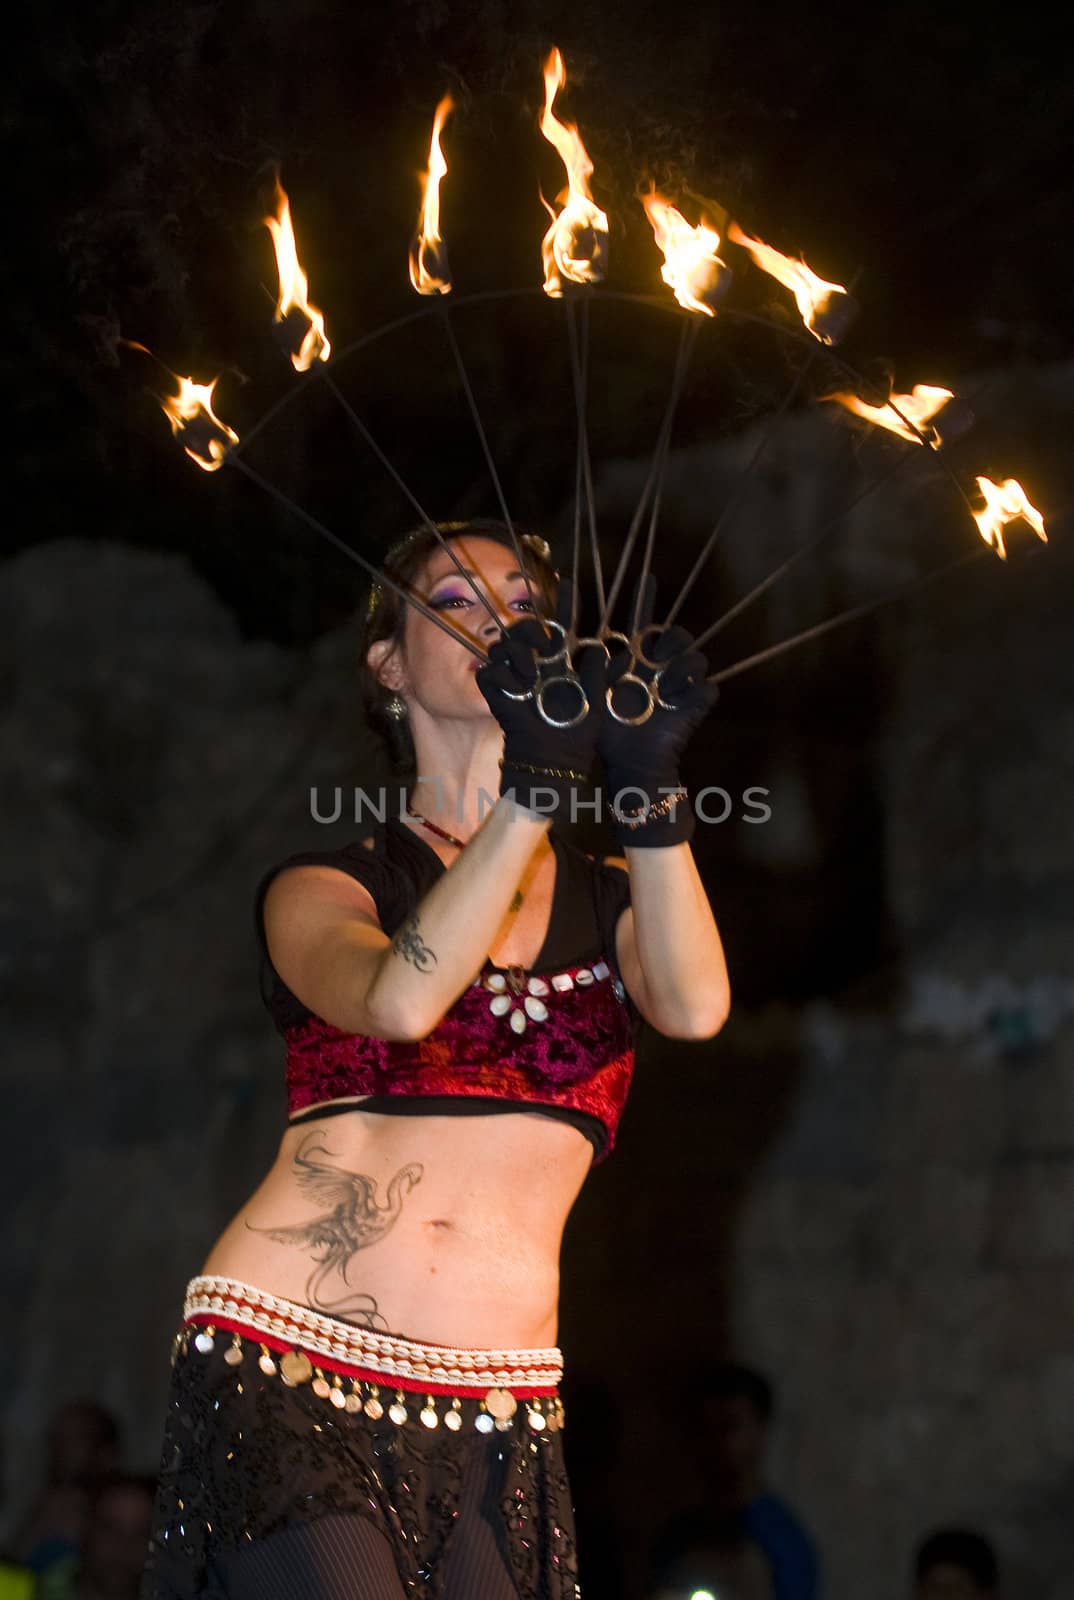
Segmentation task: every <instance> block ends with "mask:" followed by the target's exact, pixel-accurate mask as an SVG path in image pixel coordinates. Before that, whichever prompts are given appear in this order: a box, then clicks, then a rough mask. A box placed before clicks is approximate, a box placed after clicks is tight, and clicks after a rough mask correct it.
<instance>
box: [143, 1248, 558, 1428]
mask: <svg viewBox="0 0 1074 1600" xmlns="http://www.w3.org/2000/svg"><path fill="white" fill-rule="evenodd" d="M183 1318H184V1325H183V1327H182V1328H181V1329H180V1330H179V1333H178V1334H177V1335H176V1346H175V1351H174V1353H173V1354H174V1357H176V1358H177V1357H178V1355H179V1354H180V1353H181V1354H183V1355H188V1354H189V1353H190V1351H191V1350H193V1351H195V1352H196V1353H197V1354H200V1355H208V1354H210V1353H211V1351H213V1350H214V1349H215V1348H216V1343H217V1339H218V1336H219V1335H221V1334H224V1335H227V1334H230V1335H231V1343H230V1344H229V1345H228V1346H227V1348H226V1349H225V1351H224V1361H225V1362H226V1363H227V1364H228V1365H229V1366H232V1367H235V1368H238V1367H239V1366H241V1365H242V1364H243V1363H244V1361H245V1360H246V1357H247V1354H248V1351H247V1348H246V1347H247V1345H252V1346H254V1347H255V1348H256V1349H257V1350H258V1352H259V1353H258V1356H257V1365H258V1367H259V1369H260V1371H261V1372H262V1374H264V1376H266V1377H273V1376H277V1375H278V1376H279V1378H280V1381H281V1382H282V1383H283V1384H285V1385H286V1386H287V1387H288V1388H297V1387H299V1386H300V1385H302V1384H306V1383H309V1384H310V1387H311V1389H312V1391H313V1393H314V1394H316V1395H318V1396H319V1397H320V1398H322V1399H324V1400H326V1401H328V1402H329V1403H330V1404H331V1405H333V1406H334V1407H335V1408H336V1409H337V1410H342V1411H347V1412H350V1413H352V1414H353V1413H355V1412H358V1411H361V1412H363V1413H364V1414H365V1415H366V1416H367V1417H369V1418H370V1419H372V1420H373V1421H379V1419H380V1418H381V1417H382V1416H384V1415H385V1414H386V1415H387V1416H388V1418H389V1420H390V1421H391V1422H393V1423H395V1424H396V1425H398V1426H402V1425H403V1424H405V1423H406V1422H408V1421H410V1420H411V1418H412V1416H414V1415H415V1413H414V1412H413V1411H412V1410H411V1409H410V1407H408V1405H407V1401H408V1399H409V1400H410V1401H411V1402H413V1401H414V1399H415V1397H416V1396H417V1397H422V1398H423V1399H424V1404H423V1405H422V1406H421V1407H420V1409H419V1410H418V1411H417V1412H416V1417H417V1420H418V1421H419V1422H420V1423H421V1424H422V1425H423V1426H424V1427H426V1428H430V1429H431V1428H436V1427H438V1426H439V1425H440V1423H441V1422H443V1424H444V1426H445V1427H447V1428H449V1429H450V1430H452V1431H457V1430H458V1429H459V1428H461V1427H462V1426H463V1416H464V1413H463V1401H467V1402H471V1404H467V1406H466V1411H467V1413H470V1412H472V1414H473V1425H474V1427H475V1428H477V1430H478V1431H479V1432H482V1433H488V1432H491V1431H492V1429H493V1428H496V1429H498V1430H499V1431H501V1432H503V1431H505V1430H506V1429H508V1428H511V1427H512V1426H513V1425H514V1421H515V1417H516V1413H517V1412H518V1411H519V1409H520V1405H519V1402H522V1410H524V1413H525V1419H526V1421H527V1422H528V1424H529V1427H530V1428H531V1429H532V1430H533V1431H534V1433H538V1434H539V1433H541V1432H543V1431H545V1430H546V1429H547V1431H549V1432H555V1431H556V1430H557V1429H558V1428H560V1427H562V1425H563V1420H564V1417H563V1405H562V1402H561V1401H560V1399H559V1395H558V1393H557V1388H558V1385H559V1383H560V1381H561V1379H562V1377H563V1357H562V1355H561V1353H560V1351H559V1350H557V1349H554V1348H549V1349H541V1350H499V1349H494V1350H487V1349H478V1350H467V1349H459V1348H456V1347H454V1346H450V1345H435V1344H434V1345H430V1344H422V1343H419V1342H418V1341H417V1340H415V1339H401V1338H399V1337H398V1336H397V1335H394V1334H387V1333H378V1332H376V1331H375V1330H373V1329H370V1328H357V1327H354V1326H352V1324H350V1323H347V1322H341V1321H339V1320H338V1319H337V1318H335V1317H326V1316H323V1315H322V1314H321V1313H320V1312H317V1311H313V1310H311V1309H310V1308H309V1307H308V1306H303V1305H299V1304H298V1303H297V1302H296V1301H293V1300H284V1299H281V1298H280V1297H279V1296H278V1295H273V1294H268V1293H266V1292H265V1291H264V1290H262V1289H257V1288H255V1287H254V1286H253V1285H252V1284H247V1283H240V1282H238V1281H236V1280H235V1279H233V1278H221V1277H198V1278H194V1279H192V1280H191V1282H190V1283H189V1285H188V1286H187V1292H186V1300H185V1302H184V1306H183ZM393 1395H394V1398H393ZM438 1400H440V1401H441V1402H446V1403H442V1404H441V1406H440V1407H439V1409H438V1407H437V1401H438ZM473 1402H476V1404H472V1403H473Z"/></svg>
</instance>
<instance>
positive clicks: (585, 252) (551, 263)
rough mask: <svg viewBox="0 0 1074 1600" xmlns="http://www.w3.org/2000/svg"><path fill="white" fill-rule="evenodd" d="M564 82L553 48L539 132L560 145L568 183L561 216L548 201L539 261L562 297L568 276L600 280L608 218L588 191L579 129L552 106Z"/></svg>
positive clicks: (548, 287)
mask: <svg viewBox="0 0 1074 1600" xmlns="http://www.w3.org/2000/svg"><path fill="white" fill-rule="evenodd" d="M566 81H567V69H566V68H565V66H564V65H563V57H562V55H561V54H560V52H559V51H558V50H553V51H552V53H551V54H550V56H549V57H548V60H547V61H546V62H545V64H544V113H543V115H542V117H541V132H542V133H543V134H544V136H545V138H546V139H547V140H548V142H549V144H551V145H554V146H555V148H556V150H558V152H559V155H560V157H561V159H562V161H563V165H564V167H565V168H566V170H567V188H566V190H565V191H564V194H563V195H560V196H559V200H560V203H561V204H562V206H563V209H562V210H561V211H560V212H559V213H558V215H557V213H556V212H555V211H553V209H552V207H551V206H549V205H548V203H547V201H546V202H545V206H546V209H547V210H548V213H549V215H550V216H551V218H552V225H551V227H550V228H549V229H548V232H547V233H546V234H545V236H544V238H543V239H542V241H541V260H542V264H543V266H544V292H545V294H547V295H551V296H552V298H553V299H559V298H560V297H561V296H562V294H563V280H564V278H566V279H567V280H568V281H569V282H570V283H600V282H602V281H603V279H604V276H605V274H606V272H607V270H608V218H607V217H606V216H605V214H604V212H603V211H601V209H600V207H599V206H598V205H597V204H596V203H595V202H594V200H593V196H592V194H591V193H590V191H589V178H590V175H591V173H592V171H593V163H592V161H590V159H589V156H588V155H587V154H586V149H585V145H584V144H583V143H582V140H581V136H580V134H579V132H578V129H577V128H576V127H574V125H573V124H564V123H562V122H560V120H559V118H558V117H557V116H556V115H555V113H554V112H553V110H552V105H553V103H554V101H555V98H556V95H557V94H558V92H559V90H560V89H562V88H563V85H564V84H565V83H566Z"/></svg>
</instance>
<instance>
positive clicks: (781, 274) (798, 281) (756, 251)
mask: <svg viewBox="0 0 1074 1600" xmlns="http://www.w3.org/2000/svg"><path fill="white" fill-rule="evenodd" d="M727 237H728V238H729V239H730V240H731V241H732V242H733V243H734V244H740V245H743V246H744V247H745V249H747V250H748V251H749V253H750V255H751V256H752V257H753V259H754V261H755V262H756V263H757V265H758V266H759V267H760V268H761V271H762V272H767V273H768V275H769V276H770V277H772V278H775V279H776V281H777V282H778V283H782V284H783V286H784V288H786V289H789V290H790V291H791V293H792V294H793V295H794V298H795V300H796V301H797V302H798V310H799V311H800V312H801V316H802V321H803V322H804V323H805V325H806V327H807V328H808V329H809V331H810V333H811V334H812V335H813V337H814V338H815V339H819V340H820V342H821V344H834V343H835V337H834V335H833V334H831V333H829V332H828V331H827V330H826V329H825V327H824V321H823V319H824V317H825V315H826V314H827V313H830V312H832V311H833V309H834V307H833V304H832V302H833V301H834V300H835V297H837V296H839V295H844V296H845V295H846V293H847V291H846V290H845V289H844V288H843V285H842V284H841V283H826V282H825V280H824V279H823V278H818V277H817V274H816V273H815V272H813V271H812V270H811V269H810V268H809V267H807V266H806V264H805V262H804V261H792V260H791V259H790V257H789V256H783V255H780V253H779V251H778V250H773V248H772V246H771V245H769V244H764V243H763V241H762V240H760V239H751V238H750V236H749V234H748V233H743V231H742V229H741V228H740V227H739V226H738V224H737V223H736V222H732V223H731V225H730V227H729V228H728V230H727ZM846 303H849V296H848V297H847V302H846Z"/></svg>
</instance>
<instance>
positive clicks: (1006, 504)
mask: <svg viewBox="0 0 1074 1600" xmlns="http://www.w3.org/2000/svg"><path fill="white" fill-rule="evenodd" d="M977 487H978V489H980V491H981V493H982V495H983V496H984V500H985V504H984V509H983V510H982V511H975V512H974V513H973V520H974V522H976V524H977V527H978V529H979V531H980V535H981V538H982V539H983V540H984V542H985V544H988V545H991V546H992V547H993V548H994V549H995V552H996V554H997V555H998V556H1001V557H1002V558H1003V560H1006V559H1007V550H1006V547H1005V546H1004V543H1003V529H1004V528H1005V527H1006V526H1007V524H1008V522H1014V521H1016V520H1017V518H1019V517H1021V518H1022V520H1023V522H1028V523H1029V526H1030V527H1031V528H1032V529H1033V532H1034V533H1035V534H1036V536H1037V538H1038V539H1043V541H1044V543H1045V544H1047V543H1048V535H1047V534H1046V533H1045V531H1044V518H1043V517H1042V516H1041V514H1040V512H1039V511H1038V510H1037V508H1036V506H1033V505H1031V504H1030V503H1029V501H1028V499H1027V498H1026V492H1025V490H1024V489H1023V488H1022V485H1021V484H1020V483H1019V482H1018V480H1017V479H1016V478H1007V479H1006V480H1005V481H1004V482H1003V483H993V482H992V480H991V478H981V477H979V478H978V479H977Z"/></svg>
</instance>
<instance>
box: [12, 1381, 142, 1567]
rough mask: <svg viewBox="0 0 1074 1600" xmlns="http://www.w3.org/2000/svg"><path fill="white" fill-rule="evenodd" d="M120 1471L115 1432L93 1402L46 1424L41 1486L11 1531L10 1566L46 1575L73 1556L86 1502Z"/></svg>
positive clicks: (64, 1409)
mask: <svg viewBox="0 0 1074 1600" xmlns="http://www.w3.org/2000/svg"><path fill="white" fill-rule="evenodd" d="M118 1468H119V1426H118V1424H117V1422H116V1419H115V1417H113V1416H112V1414H111V1412H109V1411H106V1410H105V1409H104V1407H103V1406H99V1405H96V1404H94V1403H93V1402H92V1401H86V1400H78V1401H72V1402H70V1403H69V1404H68V1405H64V1406H61V1408H60V1409H59V1410H58V1411H57V1412H56V1413H55V1414H54V1415H53V1417H52V1421H51V1422H50V1424H49V1431H48V1445H47V1456H46V1462H45V1483H44V1486H43V1487H42V1489H41V1490H40V1491H39V1493H38V1494H37V1496H36V1498H35V1500H34V1501H33V1503H32V1505H31V1506H30V1509H29V1511H28V1512H27V1514H26V1516H25V1517H24V1519H23V1521H22V1523H21V1524H20V1526H19V1527H18V1528H17V1529H16V1531H15V1533H14V1535H13V1537H12V1539H11V1541H10V1545H9V1548H8V1551H7V1552H6V1553H7V1555H8V1556H9V1557H10V1559H11V1560H13V1561H15V1562H18V1563H20V1564H21V1565H23V1566H26V1567H29V1568H31V1570H32V1571H34V1572H45V1571H47V1570H48V1568H49V1567H51V1566H52V1565H53V1564H54V1563H55V1562H57V1561H63V1560H66V1559H68V1558H70V1557H71V1556H73V1555H74V1554H76V1553H77V1551H78V1549H79V1546H80V1544H81V1540H82V1533H83V1529H84V1527H85V1521H86V1512H87V1508H88V1506H89V1502H90V1500H91V1498H92V1497H93V1495H94V1494H95V1492H96V1490H97V1487H98V1485H99V1484H100V1483H102V1482H103V1481H104V1479H105V1478H107V1477H109V1476H110V1475H111V1474H113V1473H115V1472H116V1471H117V1470H118Z"/></svg>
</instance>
